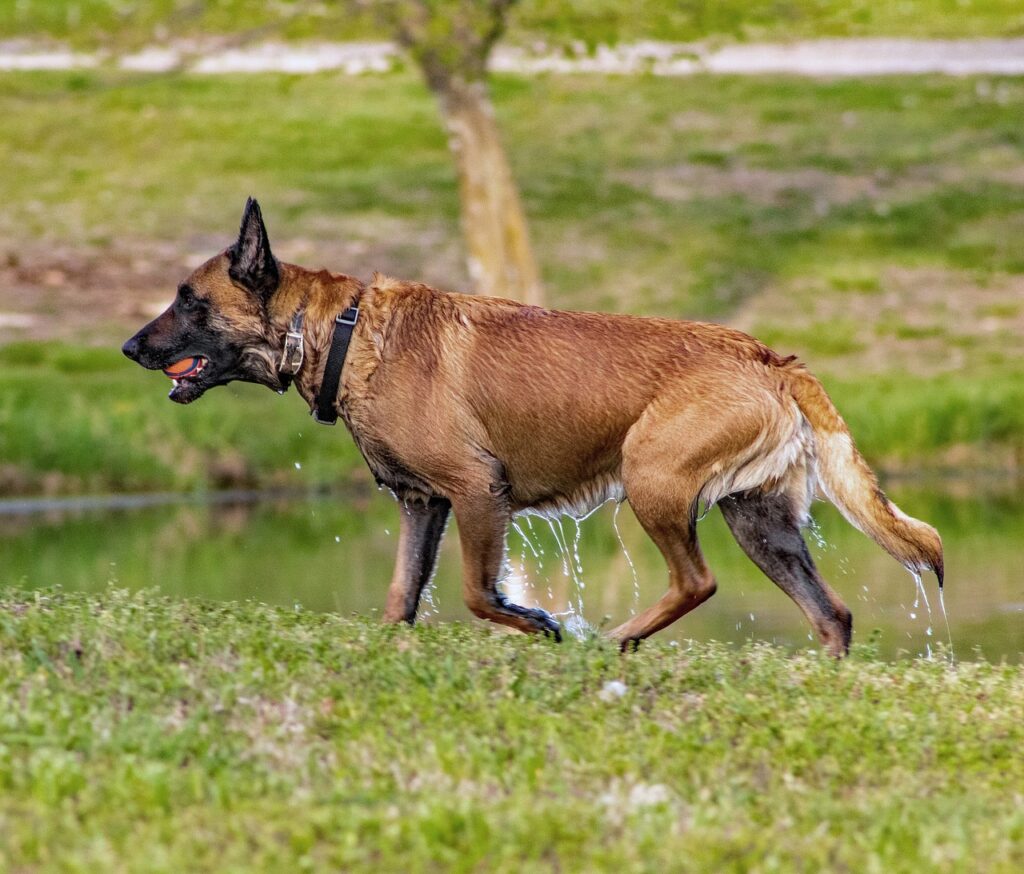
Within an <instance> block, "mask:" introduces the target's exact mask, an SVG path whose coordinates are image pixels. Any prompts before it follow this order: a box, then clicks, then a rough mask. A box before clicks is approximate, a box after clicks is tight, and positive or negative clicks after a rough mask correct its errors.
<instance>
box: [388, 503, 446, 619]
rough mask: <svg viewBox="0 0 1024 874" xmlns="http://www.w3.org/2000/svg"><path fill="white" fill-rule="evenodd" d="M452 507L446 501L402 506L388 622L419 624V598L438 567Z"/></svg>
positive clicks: (389, 596) (389, 591)
mask: <svg viewBox="0 0 1024 874" xmlns="http://www.w3.org/2000/svg"><path fill="white" fill-rule="evenodd" d="M451 506H452V505H451V504H450V503H449V502H448V501H447V500H446V499H445V498H431V499H430V500H428V501H427V502H426V503H411V504H403V505H402V507H401V521H400V522H399V531H398V556H397V558H396V560H395V572H394V575H393V576H392V577H391V587H390V588H389V589H388V602H387V607H385V609H384V620H385V621H386V622H408V623H409V624H410V625H411V624H412V623H413V622H415V621H416V609H417V608H418V607H419V603H420V595H422V594H423V589H424V588H425V587H426V585H427V583H429V582H430V578H431V577H432V576H433V574H434V568H435V566H436V565H437V549H438V547H439V546H440V545H441V538H442V537H443V536H444V528H445V525H446V524H447V522H448V511H449V510H450V509H451Z"/></svg>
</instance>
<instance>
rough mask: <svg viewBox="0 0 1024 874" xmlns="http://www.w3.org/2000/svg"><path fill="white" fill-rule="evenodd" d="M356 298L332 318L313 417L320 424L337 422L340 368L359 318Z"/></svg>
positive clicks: (342, 365)
mask: <svg viewBox="0 0 1024 874" xmlns="http://www.w3.org/2000/svg"><path fill="white" fill-rule="evenodd" d="M358 303H359V301H358V299H357V300H356V301H354V303H353V306H350V307H349V308H348V309H346V310H345V311H344V312H343V313H340V314H339V315H338V316H337V317H336V318H335V319H334V334H333V336H332V337H331V351H330V352H328V353H327V364H325V365H324V381H323V382H322V383H321V385H320V391H319V392H317V396H316V406H315V407H314V408H313V418H314V419H315V420H316V421H317V422H319V423H320V424H321V425H336V424H338V387H339V386H340V385H341V370H342V368H343V367H344V366H345V356H346V355H347V354H348V346H349V343H351V342H352V332H353V331H354V330H355V327H356V322H357V321H358V320H359V306H358Z"/></svg>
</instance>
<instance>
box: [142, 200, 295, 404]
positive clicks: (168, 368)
mask: <svg viewBox="0 0 1024 874" xmlns="http://www.w3.org/2000/svg"><path fill="white" fill-rule="evenodd" d="M280 281H281V270H280V266H279V264H278V262H277V260H276V259H275V258H274V256H273V254H272V253H271V251H270V241H269V239H268V237H267V229H266V226H265V225H264V224H263V216H262V215H261V214H260V207H259V204H258V203H257V202H256V201H255V200H253V199H252V198H249V201H248V202H247V203H246V205H245V213H244V215H243V216H242V227H241V230H240V231H239V234H238V241H237V242H236V243H235V244H234V245H233V246H232V247H231V248H230V249H226V250H225V251H223V252H221V253H220V254H219V255H216V256H214V257H213V258H211V259H210V260H209V261H207V262H206V263H205V264H203V265H202V266H200V267H198V268H196V270H194V271H193V272H192V274H191V275H190V276H189V277H188V278H187V279H186V280H185V281H184V282H183V283H181V285H179V286H178V294H177V296H176V297H175V299H174V302H173V303H172V304H171V305H170V306H169V307H168V308H167V309H166V310H165V311H164V312H163V313H162V314H161V315H159V316H157V318H155V319H154V320H153V321H152V322H150V323H149V324H148V325H146V326H145V327H144V328H142V329H141V330H140V331H139V332H138V333H137V334H136V335H135V336H134V337H132V338H131V339H130V340H129V341H128V342H127V343H125V344H124V346H123V347H122V351H123V352H124V354H125V355H127V356H128V357H129V358H131V359H132V360H133V361H137V362H138V363H139V364H141V365H142V366H143V367H146V368H148V369H149V370H163V371H164V373H166V374H167V376H169V377H171V378H172V379H173V380H174V387H173V388H172V389H171V393H170V395H168V397H170V399H171V400H172V401H176V402H177V403H179V404H189V403H191V402H192V401H194V400H196V399H197V398H199V397H200V396H202V395H203V393H204V392H206V390H207V389H210V388H212V387H213V386H215V385H225V384H226V383H229V382H231V381H233V380H236V379H237V380H244V381H246V382H256V383H260V384H262V385H267V386H269V387H270V388H280V387H281V385H280V377H279V376H278V374H277V367H276V361H275V351H274V349H273V348H272V343H271V340H270V337H271V333H272V331H271V324H270V318H269V315H268V305H269V302H270V299H271V297H272V296H273V294H274V292H275V291H276V290H277V288H278V285H279V284H280Z"/></svg>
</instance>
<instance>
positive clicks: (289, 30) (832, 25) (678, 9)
mask: <svg viewBox="0 0 1024 874" xmlns="http://www.w3.org/2000/svg"><path fill="white" fill-rule="evenodd" d="M362 5H363V7H364V8H365V7H366V6H367V5H372V4H362ZM297 10H304V11H305V14H301V15H297V14H295V13H296V11H297ZM155 27H162V29H163V30H164V31H165V32H170V33H171V34H174V35H195V34H201V35H203V36H208V35H209V34H211V33H214V34H230V33H252V32H256V33H257V34H266V33H269V34H271V35H276V36H283V37H286V38H297V39H325V38H326V39H367V38H370V39H374V38H375V39H382V38H387V37H388V36H389V34H388V32H387V31H386V30H382V29H381V28H380V27H379V26H377V25H376V23H375V21H374V19H373V16H372V14H366V13H365V12H364V13H363V14H360V12H359V11H358V4H356V3H354V2H350V3H347V4H346V3H344V2H340V0H336V2H334V3H304V2H301V0H285V2H281V3H275V4H269V3H260V2H254V0H211V2H206V3H201V4H198V3H185V2H182V0H146V2H139V0H19V2H17V3H11V4H7V5H5V6H3V7H0V33H6V32H10V33H12V34H18V35H30V36H33V37H35V38H39V37H42V36H45V37H49V38H58V39H64V40H71V41H74V42H78V43H89V42H96V41H103V40H104V39H105V38H108V37H109V34H111V33H115V34H117V35H118V37H119V39H121V40H122V41H124V40H128V41H131V40H135V41H140V40H141V41H145V40H147V39H152V35H153V31H154V28H155ZM1022 34H1024V13H1022V11H1021V7H1020V4H1019V3H1018V2H1017V0H900V2H898V3H897V2H889V3H878V2H872V0H634V2H632V3H628V4H624V3H622V2H620V0H521V2H520V3H518V4H517V5H516V6H515V7H514V8H513V11H512V14H511V16H510V27H509V34H508V37H509V38H510V39H511V40H513V41H520V42H534V41H536V40H548V41H552V42H555V43H559V42H565V41H567V40H584V41H586V42H587V43H590V44H596V43H600V42H605V43H614V42H620V41H625V40H637V39H661V40H679V41H691V40H700V39H708V38H710V39H720V40H721V39H775V40H790V39H800V38H804V39H806V38H815V37H845V36H909V37H917V38H945V39H963V38H967V37H1012V36H1020V35H1022Z"/></svg>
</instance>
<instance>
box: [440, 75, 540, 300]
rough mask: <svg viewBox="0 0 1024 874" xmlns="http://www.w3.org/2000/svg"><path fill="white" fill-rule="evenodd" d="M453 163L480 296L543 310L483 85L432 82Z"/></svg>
mask: <svg viewBox="0 0 1024 874" xmlns="http://www.w3.org/2000/svg"><path fill="white" fill-rule="evenodd" d="M434 84H435V92H436V94H437V97H438V101H439V103H440V108H441V114H442V116H443V117H444V122H445V126H446V127H447V129H448V135H449V140H448V144H449V147H450V148H451V151H452V154H453V156H454V158H455V165H456V169H457V172H458V177H459V198H460V201H461V207H462V231H463V236H464V238H465V241H466V248H467V253H466V254H467V266H468V268H469V275H470V278H471V279H472V280H473V284H474V286H475V287H476V290H477V292H478V293H480V294H487V295H494V296H496V297H506V298H512V299H514V300H521V301H524V302H525V303H528V304H535V305H538V306H540V305H542V304H543V300H544V292H543V288H542V286H541V282H540V274H539V273H538V271H537V262H536V261H535V260H534V257H533V250H532V248H531V246H530V238H529V233H528V231H527V226H526V216H525V215H524V213H523V207H522V203H521V202H520V200H519V192H518V190H517V189H516V185H515V181H514V179H513V177H512V170H511V168H510V167H509V163H508V158H507V157H506V155H505V150H504V148H503V147H502V143H501V135H500V134H499V132H498V126H497V123H496V121H495V118H494V108H493V106H492V105H491V101H490V97H489V96H488V93H487V87H486V84H485V83H484V82H464V81H461V80H458V79H454V80H453V79H448V80H447V81H445V82H443V83H436V82H435V83H434Z"/></svg>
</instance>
